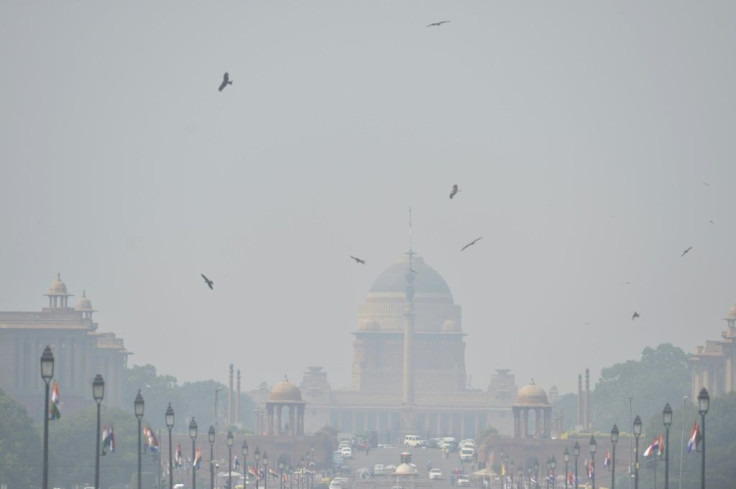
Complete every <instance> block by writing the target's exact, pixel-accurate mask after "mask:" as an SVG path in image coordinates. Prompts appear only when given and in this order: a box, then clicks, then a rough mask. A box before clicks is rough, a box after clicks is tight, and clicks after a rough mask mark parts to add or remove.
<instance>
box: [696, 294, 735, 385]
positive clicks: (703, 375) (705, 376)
mask: <svg viewBox="0 0 736 489" xmlns="http://www.w3.org/2000/svg"><path fill="white" fill-rule="evenodd" d="M723 320H724V321H726V329H725V331H723V332H721V339H720V340H707V341H706V342H705V345H700V346H698V347H697V349H696V351H695V354H694V355H693V356H692V357H691V358H690V365H691V367H692V372H693V381H692V393H691V395H692V397H691V398H690V399H695V400H697V398H698V394H699V393H700V390H701V389H702V388H703V387H705V388H706V389H707V390H708V393H709V394H710V396H711V397H716V396H719V395H722V394H728V393H729V392H736V304H734V305H732V306H731V307H730V308H729V310H728V312H727V313H726V317H725V318H723Z"/></svg>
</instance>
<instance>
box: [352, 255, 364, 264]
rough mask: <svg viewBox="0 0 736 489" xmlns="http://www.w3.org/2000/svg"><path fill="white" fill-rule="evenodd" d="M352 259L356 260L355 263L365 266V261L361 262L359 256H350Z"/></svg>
mask: <svg viewBox="0 0 736 489" xmlns="http://www.w3.org/2000/svg"><path fill="white" fill-rule="evenodd" d="M350 258H352V259H353V260H355V263H360V264H361V265H365V260H361V259H360V258H358V257H357V256H353V255H350Z"/></svg>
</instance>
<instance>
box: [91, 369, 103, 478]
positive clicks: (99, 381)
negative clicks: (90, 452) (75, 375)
mask: <svg viewBox="0 0 736 489" xmlns="http://www.w3.org/2000/svg"><path fill="white" fill-rule="evenodd" d="M92 397H93V398H94V400H95V402H96V403H97V451H96V452H95V489H100V403H102V399H103V398H104V397H105V380H104V379H103V378H102V375H100V374H97V375H96V376H95V380H93V381H92Z"/></svg>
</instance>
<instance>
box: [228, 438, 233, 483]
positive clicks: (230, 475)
mask: <svg viewBox="0 0 736 489" xmlns="http://www.w3.org/2000/svg"><path fill="white" fill-rule="evenodd" d="M227 457H228V461H227V489H233V432H232V431H228V432H227Z"/></svg>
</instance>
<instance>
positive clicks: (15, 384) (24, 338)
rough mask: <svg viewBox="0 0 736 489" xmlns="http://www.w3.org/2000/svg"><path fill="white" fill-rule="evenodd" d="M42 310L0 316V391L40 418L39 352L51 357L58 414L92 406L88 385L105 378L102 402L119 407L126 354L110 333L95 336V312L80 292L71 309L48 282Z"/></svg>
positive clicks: (63, 291)
mask: <svg viewBox="0 0 736 489" xmlns="http://www.w3.org/2000/svg"><path fill="white" fill-rule="evenodd" d="M44 295H45V296H46V297H48V301H49V302H48V307H44V308H42V309H41V310H40V311H36V312H25V311H24V312H6V311H0V387H2V389H3V390H5V392H7V393H8V394H10V395H11V396H13V397H14V398H15V399H17V400H18V401H19V402H21V403H22V404H24V405H25V406H26V408H27V409H28V412H29V414H30V415H31V416H33V417H34V418H35V419H37V420H38V419H43V418H42V417H41V416H42V411H43V405H44V382H43V379H41V367H40V364H41V353H42V352H43V350H44V348H45V347H46V346H47V345H48V346H50V347H51V351H52V352H53V354H54V378H53V379H52V381H51V382H52V385H53V382H54V380H55V381H57V382H58V384H59V391H60V397H61V400H62V402H63V404H62V415H64V414H70V413H73V412H75V411H78V410H80V409H82V408H84V407H86V406H89V405H91V404H93V403H94V400H93V398H92V380H93V379H94V377H95V375H96V374H98V373H99V374H102V377H103V378H104V379H105V398H104V401H103V402H104V403H105V404H106V405H111V406H122V405H123V404H126V405H127V404H129V403H128V402H127V400H126V403H123V399H122V387H123V379H124V376H125V369H126V366H127V356H128V355H129V352H128V351H127V350H126V349H125V346H124V345H123V340H122V339H120V338H117V337H115V335H114V334H113V333H100V332H98V331H97V323H96V322H94V321H93V319H92V314H93V313H94V312H95V310H94V309H93V308H92V303H91V302H90V300H89V299H88V298H87V295H86V293H84V292H82V297H81V298H79V300H78V301H77V303H76V306H75V307H70V306H69V298H70V297H72V294H69V293H68V292H67V288H66V284H65V283H64V282H63V281H62V280H61V276H58V277H57V279H56V280H54V281H53V282H52V283H51V287H50V288H49V292H48V293H47V294H44Z"/></svg>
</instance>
